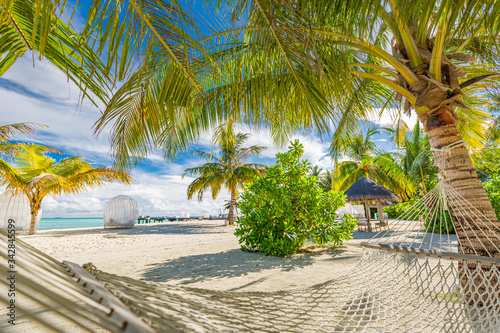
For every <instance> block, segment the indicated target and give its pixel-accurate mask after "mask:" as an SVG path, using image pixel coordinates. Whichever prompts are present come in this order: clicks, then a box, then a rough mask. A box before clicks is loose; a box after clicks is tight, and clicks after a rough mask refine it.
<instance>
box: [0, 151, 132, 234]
mask: <svg viewBox="0 0 500 333" xmlns="http://www.w3.org/2000/svg"><path fill="white" fill-rule="evenodd" d="M51 151H53V149H52V148H48V147H43V146H38V145H26V144H25V145H22V146H21V149H20V151H18V152H17V153H16V155H15V156H14V158H13V159H14V161H13V163H12V164H9V163H7V162H6V161H4V160H1V159H0V185H6V186H7V188H6V191H7V192H10V193H13V194H24V195H26V196H27V197H28V199H29V201H30V208H31V224H30V229H29V234H30V235H32V234H34V233H35V232H36V217H37V215H38V212H39V210H40V207H41V204H42V200H43V198H45V196H47V195H61V194H70V193H81V192H83V191H84V190H85V189H86V188H87V187H100V186H103V185H104V184H106V183H108V182H112V181H119V182H122V183H125V184H131V183H132V178H131V177H130V176H129V175H128V174H127V173H125V172H123V171H120V170H116V169H112V168H107V167H104V168H94V167H92V166H91V165H90V164H89V163H87V162H85V161H84V160H82V159H81V158H80V157H79V156H75V157H68V158H65V159H63V160H62V161H60V162H56V161H55V160H54V159H52V158H50V157H48V156H46V154H47V153H48V152H51Z"/></svg>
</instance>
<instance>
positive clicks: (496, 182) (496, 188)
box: [483, 175, 500, 219]
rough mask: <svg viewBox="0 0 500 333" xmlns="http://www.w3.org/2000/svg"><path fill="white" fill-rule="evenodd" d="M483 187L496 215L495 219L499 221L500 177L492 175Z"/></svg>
mask: <svg viewBox="0 0 500 333" xmlns="http://www.w3.org/2000/svg"><path fill="white" fill-rule="evenodd" d="M483 185H484V189H485V190H486V194H488V198H490V201H491V205H492V206H493V209H494V210H495V213H496V214H497V218H498V219H500V176H499V175H492V176H491V178H490V179H489V180H488V181H486V182H485V183H484V184H483Z"/></svg>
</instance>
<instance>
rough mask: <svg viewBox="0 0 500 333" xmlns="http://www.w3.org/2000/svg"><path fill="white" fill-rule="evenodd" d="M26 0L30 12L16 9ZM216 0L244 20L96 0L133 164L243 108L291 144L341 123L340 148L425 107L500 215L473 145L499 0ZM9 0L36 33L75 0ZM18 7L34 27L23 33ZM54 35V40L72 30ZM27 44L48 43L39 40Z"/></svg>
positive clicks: (481, 200) (7, 25) (468, 177)
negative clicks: (379, 120) (205, 23)
mask: <svg viewBox="0 0 500 333" xmlns="http://www.w3.org/2000/svg"><path fill="white" fill-rule="evenodd" d="M24 3H26V7H27V11H22V10H17V9H16V10H17V11H13V10H11V9H12V8H13V7H12V6H21V4H24ZM207 3H208V4H209V5H208V6H207V8H218V9H219V10H220V11H221V16H223V15H225V14H228V13H229V14H230V15H229V17H231V19H232V21H233V22H232V24H228V23H227V22H226V21H225V20H220V21H219V20H215V21H217V22H214V24H213V25H210V28H208V29H199V28H198V27H197V25H196V20H194V19H193V18H192V17H190V16H189V15H188V14H187V12H188V11H186V10H184V8H183V6H182V4H183V2H180V1H175V0H173V1H169V2H166V1H153V2H152V1H140V0H131V1H123V2H122V1H109V0H108V1H95V2H93V3H92V8H91V10H89V13H90V14H89V18H88V21H87V24H86V25H84V28H83V32H82V39H85V38H87V39H88V40H89V41H92V42H90V43H91V44H90V45H95V48H96V52H97V54H98V55H104V58H106V63H105V67H104V68H103V72H104V73H107V72H110V71H111V69H113V73H114V74H115V77H113V78H112V80H115V79H116V80H122V81H124V84H123V85H122V86H121V87H120V88H119V89H118V90H117V92H116V93H115V94H114V95H113V97H112V98H111V99H110V100H109V102H108V103H107V106H106V110H105V111H104V113H103V115H102V118H101V119H100V120H99V122H98V123H97V127H96V130H97V131H98V132H99V131H102V130H103V128H104V127H108V126H112V128H111V142H112V148H113V152H114V155H115V159H116V163H117V165H121V166H130V165H132V164H133V163H134V162H136V161H137V160H140V158H141V157H142V156H144V155H145V154H147V153H148V152H149V151H150V149H151V146H153V147H158V148H161V149H164V150H165V155H167V156H171V155H173V154H175V153H176V152H178V151H179V150H180V149H185V148H187V147H188V146H189V144H191V143H192V142H194V141H195V140H196V139H197V137H198V136H199V135H200V133H202V131H203V130H205V129H208V128H210V127H211V126H212V125H213V124H214V123H217V122H218V121H221V120H224V119H226V118H229V117H231V118H232V119H234V120H235V121H238V122H241V123H248V124H252V125H254V126H261V125H264V124H265V125H267V126H269V127H270V128H271V130H272V133H273V138H274V139H275V140H276V141H280V142H283V141H284V138H286V136H287V135H288V134H290V133H291V131H293V130H296V129H301V128H304V127H315V128H316V129H317V130H319V131H320V132H327V131H329V129H330V122H333V123H334V127H335V131H334V133H333V142H334V145H333V146H334V147H335V146H340V145H337V144H336V143H337V142H340V141H341V140H344V139H345V138H347V137H349V136H351V135H353V134H354V133H355V132H356V130H357V128H358V127H357V125H358V121H359V119H361V118H364V117H366V116H367V114H368V112H372V110H373V109H377V108H383V109H384V108H391V109H395V110H397V112H405V113H407V114H410V113H412V112H416V114H417V116H418V118H419V120H420V121H421V122H422V125H423V126H422V127H423V129H424V131H425V132H426V133H427V134H428V137H429V144H430V146H431V147H432V148H434V149H437V150H435V151H434V152H433V154H434V158H435V163H436V166H437V168H438V170H439V171H440V172H442V173H443V174H446V182H447V183H448V184H449V185H451V186H453V187H454V188H455V190H456V191H458V193H459V194H460V195H461V196H463V197H464V198H465V199H467V200H469V201H471V202H474V206H475V207H476V208H477V209H478V210H479V211H481V212H482V213H483V214H484V215H485V217H486V218H488V219H490V220H491V221H494V223H495V224H497V223H498V221H497V219H496V216H495V213H494V210H493V207H492V205H491V203H490V201H489V200H488V197H487V194H486V192H485V190H484V188H483V186H482V184H481V182H480V181H479V179H478V177H477V175H476V173H475V168H474V165H473V163H472V161H471V159H470V156H469V150H470V151H471V152H473V153H474V151H475V150H476V149H477V148H478V147H481V142H482V141H484V134H485V132H486V127H487V125H488V123H487V121H488V120H489V119H488V118H489V112H487V110H485V109H484V108H483V107H482V106H483V105H485V104H486V103H488V101H489V99H488V97H487V95H486V94H484V93H483V92H485V90H486V89H492V88H498V81H496V77H498V76H499V74H497V73H496V72H494V69H495V68H497V67H498V64H499V60H500V56H499V54H500V52H499V50H498V36H499V33H500V24H499V17H500V6H498V1H496V0H485V1H470V0H459V1H456V0H409V1H407V0H387V1H386V0H384V1H380V0H379V1H375V0H368V1H345V0H315V1H301V0H293V1H289V0H258V1H257V0H235V1H230V2H229V3H228V2H224V1H220V0H214V1H207ZM7 4H8V6H3V7H2V16H1V19H2V21H1V24H2V26H1V27H2V28H3V29H10V30H5V31H6V32H9V33H12V34H15V36H17V37H16V40H17V41H20V40H21V39H23V35H24V37H26V36H28V37H29V36H35V37H36V36H37V34H38V32H39V31H40V33H43V32H47V31H48V32H49V33H51V32H52V31H54V29H49V28H50V27H51V26H50V25H40V28H38V27H37V24H36V22H39V21H41V20H40V17H39V15H45V16H41V17H42V18H43V19H44V20H45V21H44V22H52V21H50V20H46V17H50V18H51V20H52V16H50V15H52V14H51V13H52V12H51V11H50V10H49V9H51V8H53V7H51V6H53V5H54V4H55V5H59V7H58V8H59V12H60V13H62V12H63V11H62V10H61V6H62V7H64V6H63V5H62V4H65V2H52V1H38V2H36V4H41V5H42V6H37V5H36V4H35V2H32V1H15V0H8V1H7ZM210 5H212V6H210ZM16 8H17V7H16ZM42 9H43V10H42ZM12 13H16V15H18V16H14V15H13V14H12ZM25 13H35V15H31V14H30V15H31V16H29V15H27V14H25ZM22 15H25V16H22ZM18 17H19V18H20V19H24V20H25V21H26V22H27V23H25V22H23V24H28V25H29V27H31V30H30V29H26V31H27V33H25V34H23V33H20V32H19V28H18V27H16V26H15V25H16V22H17V18H18ZM14 19H16V20H14ZM19 21H20V20H19ZM2 36H6V34H2ZM43 36H44V38H40V39H39V40H40V41H42V43H41V44H43V43H45V42H47V45H49V44H51V45H55V44H57V43H58V42H59V40H52V39H49V38H48V37H47V36H49V35H47V34H44V35H43ZM5 38H7V37H3V41H6V40H5ZM32 38H33V37H32ZM27 40H28V41H30V40H29V39H27ZM74 40H75V42H76V40H78V41H80V39H78V38H75V39H74ZM0 41H2V40H0ZM23 43H25V45H28V48H32V49H36V48H35V46H36V43H35V44H34V45H35V46H34V45H31V44H33V43H31V44H27V43H26V42H24V41H23ZM0 45H3V48H4V49H3V52H4V53H3V54H4V55H5V54H9V58H8V59H9V60H8V61H12V59H16V57H17V56H18V55H20V54H21V53H20V52H21V51H16V50H17V49H18V48H19V50H22V43H0ZM19 45H21V46H19ZM63 45H70V41H67V42H66V43H63ZM74 49H75V50H77V51H78V52H80V50H82V49H80V48H78V47H77V48H74ZM387 50H389V51H387ZM78 52H77V53H78ZM43 53H44V54H46V53H47V52H43ZM88 58H89V57H87V56H85V57H83V56H82V59H88ZM2 59H4V58H3V57H2ZM132 59H134V60H135V61H132ZM8 61H6V62H5V64H3V65H2V66H3V67H2V68H7V67H8V64H7V62H8ZM82 61H83V60H82ZM82 63H85V62H82ZM63 67H64V66H63ZM83 68H85V69H88V67H85V66H84V67H83ZM95 71H96V72H97V71H100V68H99V66H97V67H96V68H95ZM73 72H76V70H75V71H73ZM90 81H91V80H89V79H88V77H86V76H85V74H83V75H82V78H81V81H80V82H82V83H85V84H86V85H88V86H92V84H91V82H90ZM447 147H449V149H448V148H447ZM451 147H453V148H451ZM445 154H447V158H446V160H447V162H446V163H444V156H445ZM457 166H460V168H457ZM470 233H471V230H468V229H464V230H463V231H462V230H460V231H459V234H458V237H459V239H462V240H465V239H466V238H467V237H468V234H470ZM463 243H464V244H465V243H467V242H466V241H463ZM476 250H478V251H482V250H481V249H476ZM464 251H471V252H474V250H472V249H467V248H466V247H464ZM488 252H489V253H490V254H492V255H494V254H495V253H497V250H496V249H494V248H488Z"/></svg>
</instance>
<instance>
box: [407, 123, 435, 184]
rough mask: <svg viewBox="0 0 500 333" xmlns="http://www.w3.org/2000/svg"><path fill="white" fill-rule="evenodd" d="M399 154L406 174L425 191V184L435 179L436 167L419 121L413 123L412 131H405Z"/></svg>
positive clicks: (433, 181) (431, 182)
mask: <svg viewBox="0 0 500 333" xmlns="http://www.w3.org/2000/svg"><path fill="white" fill-rule="evenodd" d="M399 156H400V158H401V166H402V167H403V170H404V171H405V172H406V174H407V175H408V176H409V177H410V178H411V179H412V180H413V181H414V182H415V183H416V184H419V186H420V187H421V190H422V191H423V193H424V194H425V193H427V190H428V186H427V185H431V184H433V183H435V182H436V181H437V167H436V165H435V164H434V157H433V156H432V152H431V145H430V143H429V138H428V136H427V135H426V134H425V132H424V131H423V129H422V128H421V127H420V123H419V122H417V123H416V124H415V127H414V128H413V131H408V132H407V133H406V135H405V138H404V141H403V146H402V147H401V152H400V154H399Z"/></svg>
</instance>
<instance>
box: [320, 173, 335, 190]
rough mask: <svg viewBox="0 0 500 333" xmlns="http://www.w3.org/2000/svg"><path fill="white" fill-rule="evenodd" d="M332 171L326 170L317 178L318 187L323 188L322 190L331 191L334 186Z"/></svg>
mask: <svg viewBox="0 0 500 333" xmlns="http://www.w3.org/2000/svg"><path fill="white" fill-rule="evenodd" d="M333 173H334V171H333V170H326V171H325V172H324V173H323V174H322V175H321V177H320V178H319V187H321V188H322V189H323V191H331V190H333V186H334V174H333Z"/></svg>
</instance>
